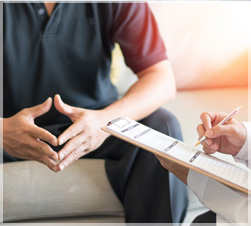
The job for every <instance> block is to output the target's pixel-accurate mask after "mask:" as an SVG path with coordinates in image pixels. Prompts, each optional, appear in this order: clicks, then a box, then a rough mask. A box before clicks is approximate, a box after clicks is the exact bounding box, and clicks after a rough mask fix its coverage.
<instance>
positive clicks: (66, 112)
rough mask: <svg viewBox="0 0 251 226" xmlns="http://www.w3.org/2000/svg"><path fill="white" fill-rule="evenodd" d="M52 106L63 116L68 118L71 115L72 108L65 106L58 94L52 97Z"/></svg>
mask: <svg viewBox="0 0 251 226" xmlns="http://www.w3.org/2000/svg"><path fill="white" fill-rule="evenodd" d="M54 105H55V108H56V109H57V110H58V111H59V112H61V113H62V114H64V115H67V116H70V115H71V114H72V113H73V107H71V106H70V105H67V104H65V103H64V102H63V101H62V99H61V97H60V95H58V94H57V95H55V97H54Z"/></svg>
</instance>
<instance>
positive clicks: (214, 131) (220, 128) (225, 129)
mask: <svg viewBox="0 0 251 226" xmlns="http://www.w3.org/2000/svg"><path fill="white" fill-rule="evenodd" d="M205 135H206V137H207V138H216V137H220V136H228V137H235V136H237V135H238V132H237V131H236V130H235V129H234V128H233V126H231V125H216V126H214V127H212V128H211V129H209V130H207V131H206V133H205Z"/></svg>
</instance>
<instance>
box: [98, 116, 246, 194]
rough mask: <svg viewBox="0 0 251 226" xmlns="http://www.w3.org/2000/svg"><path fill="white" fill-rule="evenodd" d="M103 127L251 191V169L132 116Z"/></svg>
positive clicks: (144, 146)
mask: <svg viewBox="0 0 251 226" xmlns="http://www.w3.org/2000/svg"><path fill="white" fill-rule="evenodd" d="M102 129H103V130H104V131H106V132H108V133H110V134H111V135H113V136H115V137H117V138H119V139H122V140H124V141H127V142H129V143H131V144H133V145H136V146H138V147H140V148H142V149H144V150H146V151H149V152H152V153H153V154H155V155H159V156H161V157H163V158H166V159H168V160H170V161H173V162H175V163H177V164H179V165H182V166H184V167H187V168H189V169H192V170H195V171H197V172H199V173H202V174H204V175H206V176H208V177H210V178H213V179H215V180H217V181H219V182H221V183H223V184H225V185H227V186H229V187H231V188H234V189H237V190H239V191H242V192H244V193H246V194H251V190H250V189H249V187H248V178H251V173H250V171H249V170H248V168H247V169H246V170H245V169H242V168H240V167H238V166H236V165H234V164H231V163H229V162H226V161H224V160H221V159H219V158H217V157H215V156H211V155H208V154H206V153H204V152H202V151H200V150H199V149H197V148H195V147H192V146H189V145H187V144H185V143H184V142H182V141H179V140H177V139H174V138H172V137H170V136H168V135H165V134H163V133H160V132H158V131H156V130H153V129H152V128H150V127H147V126H145V125H143V124H141V123H139V122H136V121H134V120H132V119H130V118H117V119H115V120H113V121H111V122H109V123H108V124H107V126H105V127H103V128H102Z"/></svg>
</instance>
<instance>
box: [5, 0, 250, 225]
mask: <svg viewBox="0 0 251 226" xmlns="http://www.w3.org/2000/svg"><path fill="white" fill-rule="evenodd" d="M150 7H151V8H152V9H153V12H154V14H155V16H156V19H157V21H158V22H159V26H160V31H161V34H162V35H163V39H164V41H165V42H166V46H167V53H168V57H169V60H170V61H171V63H172V66H173V69H174V73H175V76H176V81H177V87H178V93H177V97H176V99H175V100H174V101H172V102H171V103H168V104H166V105H164V106H163V107H164V108H166V109H168V110H169V111H171V112H172V113H174V114H175V115H176V117H177V118H178V120H179V121H180V125H181V129H182V132H183V137H184V141H185V142H186V143H188V144H190V145H194V143H195V142H196V141H197V139H198V137H197V132H196V126H197V124H198V123H199V122H200V118H199V116H200V114H201V113H202V112H204V111H225V112H230V111H231V110H232V109H234V108H235V107H237V106H239V105H242V106H243V108H242V110H241V111H240V113H239V114H238V115H237V116H236V118H237V119H239V120H240V121H247V120H248V89H247V48H246V46H247V45H245V41H246V39H245V37H242V35H240V33H241V32H244V34H245V32H246V30H245V27H243V28H242V27H240V24H242V25H243V23H242V22H245V21H237V22H236V21H235V20H236V18H238V19H240V18H239V17H241V18H242V16H243V12H244V13H245V12H246V11H245V9H246V5H245V4H244V3H240V4H238V3H227V2H225V3H217V2H215V3H210V2H204V3H198V2H197V3H196V2H193V3H189V2H165V3H162V2H158V3H153V2H151V3H150ZM243 10H244V11H243ZM240 13H241V14H240ZM232 17H233V18H232ZM209 18H210V20H209ZM243 18H245V17H243ZM226 20H228V21H229V20H230V22H232V23H233V24H232V25H231V27H229V26H228V23H227V24H226V23H225V22H226ZM224 29H226V30H224ZM231 32H232V33H231ZM238 32H239V33H238ZM230 34H231V35H230ZM121 71H122V72H121V76H120V77H119V80H118V83H117V86H118V88H119V91H120V94H123V93H124V92H125V90H126V89H127V88H128V86H130V84H132V83H133V82H134V81H135V78H136V77H135V76H134V75H132V73H131V71H130V70H129V69H127V68H126V67H125V66H124V65H122V67H121ZM222 87H225V88H222ZM166 92H168V90H167V91H166ZM218 156H219V157H221V158H225V159H227V160H228V161H232V159H231V158H230V157H227V158H226V157H225V156H223V155H218ZM3 173H4V174H3V176H4V177H3V178H4V180H3V182H4V183H3V191H4V193H3V220H4V222H33V224H34V223H35V222H51V223H55V222H61V223H70V222H82V223H83V222H86V223H87V222H88V223H97V222H103V223H112V222H117V223H123V222H124V213H123V207H122V205H121V203H120V202H119V200H118V199H117V197H116V196H115V194H114V192H113V191H112V189H111V186H110V184H109V182H108V179H107V176H106V174H105V169H104V161H103V160H90V159H82V160H78V161H77V162H75V163H74V164H72V165H70V166H69V167H68V168H67V169H65V170H64V171H63V172H60V173H57V174H55V173H53V172H51V171H50V170H49V169H47V168H46V167H45V166H43V165H41V164H39V163H37V162H33V161H25V162H19V163H8V164H4V166H3ZM189 198H190V204H189V210H188V214H187V216H186V219H185V222H184V225H186V224H189V223H190V222H191V221H192V219H193V218H194V217H195V216H197V215H198V214H199V213H202V212H203V211H206V208H205V207H203V206H202V205H201V204H200V203H199V201H198V200H197V198H196V197H195V196H194V195H193V194H192V193H191V192H189ZM46 225H47V224H46Z"/></svg>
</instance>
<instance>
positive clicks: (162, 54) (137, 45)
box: [112, 3, 167, 73]
mask: <svg viewBox="0 0 251 226" xmlns="http://www.w3.org/2000/svg"><path fill="white" fill-rule="evenodd" d="M113 11H114V12H113V27H112V41H113V42H117V43H118V44H119V45H120V47H121V50H122V52H123V55H124V58H125V62H126V65H127V66H128V67H130V68H131V69H132V70H133V72H134V73H138V72H140V71H142V70H144V69H146V68H148V67H150V66H152V65H154V64H155V63H158V62H160V61H162V60H165V59H167V56H166V49H165V45H164V42H163V40H162V38H161V36H160V34H159V30H158V26H157V23H156V21H155V18H154V16H153V14H152V12H151V10H150V9H149V7H148V5H147V3H126V4H125V3H117V4H114V10H113Z"/></svg>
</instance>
